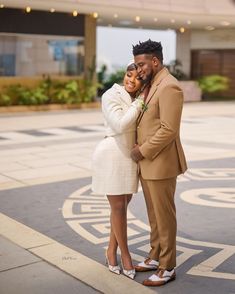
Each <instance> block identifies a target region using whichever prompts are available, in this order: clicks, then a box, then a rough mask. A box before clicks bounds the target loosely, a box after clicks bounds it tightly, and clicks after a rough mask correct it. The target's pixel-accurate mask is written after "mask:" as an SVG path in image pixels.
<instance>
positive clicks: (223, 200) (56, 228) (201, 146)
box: [0, 102, 235, 294]
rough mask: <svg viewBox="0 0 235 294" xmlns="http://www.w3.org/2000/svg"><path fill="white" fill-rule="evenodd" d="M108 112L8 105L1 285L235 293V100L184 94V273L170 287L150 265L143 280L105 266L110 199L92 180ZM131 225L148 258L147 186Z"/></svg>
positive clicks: (135, 247) (1, 178)
mask: <svg viewBox="0 0 235 294" xmlns="http://www.w3.org/2000/svg"><path fill="white" fill-rule="evenodd" d="M102 122H103V120H102V115H101V112H100V110H83V111H82V110H77V111H63V112H41V113H27V114H4V115H3V114H2V115H0V212H1V213H0V234H1V239H0V244H1V245H0V254H1V255H0V293H1V294H5V293H7V294H9V293H12V294H15V293H26V292H29V293H30V292H31V291H33V289H34V290H35V289H36V290H35V291H34V293H66V292H67V293H71V294H72V293H81V294H83V293H84V294H86V293H98V292H99V291H100V292H104V293H122V294H123V293H151V292H155V293H160V294H161V293H162V294H164V293H179V294H189V293H190V294H193V293H195V294H196V293H203V294H209V293H215V294H216V293H218V294H222V293H223V294H224V293H226V294H232V293H233V294H234V293H235V237H234V223H235V181H234V180H235V136H234V133H235V103H234V102H217V103H187V104H185V107H184V112H183V118H182V128H181V137H182V142H183V146H184V149H185V152H186V157H187V161H188V165H189V170H188V171H187V172H186V174H185V175H183V176H180V177H179V179H178V186H177V193H176V205H177V215H178V234H177V279H176V281H175V282H174V283H170V284H169V285H166V286H164V287H161V288H151V289H149V288H146V287H143V286H141V284H140V283H141V281H142V280H143V279H144V278H146V277H147V274H138V275H137V277H136V281H137V283H136V281H131V280H129V279H127V278H125V277H123V276H120V277H117V276H115V275H112V274H111V273H109V272H108V271H107V269H106V268H105V267H104V266H103V264H104V251H105V248H106V246H107V241H108V232H109V207H108V203H107V200H106V198H105V197H101V196H97V195H92V194H91V190H90V184H91V154H92V152H93V150H94V148H95V145H96V144H97V142H99V140H100V139H102V137H103V130H104V129H103V125H102ZM128 235H129V246H130V249H131V253H132V256H133V259H134V260H135V261H139V260H142V259H143V257H145V256H146V254H147V252H148V238H149V227H148V221H147V215H146V210H145V205H144V201H143V195H142V192H141V190H140V191H139V193H138V194H137V195H136V196H134V197H133V200H132V201H131V204H130V208H129V216H128ZM18 275H20V276H22V278H21V279H17V278H16V277H17V276H18ZM42 281H43V288H40V287H39V285H40V283H41V282H42ZM56 281H59V282H58V283H56ZM95 289H96V290H95ZM32 293H33V292H32Z"/></svg>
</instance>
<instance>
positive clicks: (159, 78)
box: [151, 67, 169, 85]
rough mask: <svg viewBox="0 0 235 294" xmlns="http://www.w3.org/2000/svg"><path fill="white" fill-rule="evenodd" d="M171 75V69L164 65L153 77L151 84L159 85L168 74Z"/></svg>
mask: <svg viewBox="0 0 235 294" xmlns="http://www.w3.org/2000/svg"><path fill="white" fill-rule="evenodd" d="M167 75H169V71H168V69H167V68H166V67H163V68H162V69H161V70H160V71H159V72H158V73H157V74H156V75H155V76H154V78H153V79H152V81H151V85H153V84H156V85H159V84H160V83H161V81H162V80H163V79H164V78H165V77H166V76H167Z"/></svg>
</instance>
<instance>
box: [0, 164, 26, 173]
mask: <svg viewBox="0 0 235 294" xmlns="http://www.w3.org/2000/svg"><path fill="white" fill-rule="evenodd" d="M23 169H27V167H26V166H25V165H21V164H19V163H17V162H5V163H3V162H1V165H0V172H4V171H16V170H23Z"/></svg>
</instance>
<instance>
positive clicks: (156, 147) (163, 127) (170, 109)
mask: <svg viewBox="0 0 235 294" xmlns="http://www.w3.org/2000/svg"><path fill="white" fill-rule="evenodd" d="M183 102H184V98H183V92H182V90H181V88H180V85H179V82H178V81H177V80H176V79H175V78H174V77H173V76H172V75H171V74H170V73H169V71H168V70H167V68H163V69H162V70H161V71H160V72H159V73H157V75H156V76H155V78H154V80H153V81H152V85H151V89H150V92H149V94H148V97H147V99H146V102H145V103H146V104H147V105H148V109H147V110H146V111H144V112H143V113H142V114H140V116H139V119H138V120H137V143H138V145H139V146H140V152H141V153H142V155H143V156H144V157H145V158H144V159H143V160H141V161H140V162H139V169H140V172H141V175H142V177H143V179H146V180H158V179H167V178H172V177H176V176H177V175H179V174H181V173H184V172H185V171H186V169H187V164H186V160H185V156H184V151H183V148H182V145H181V142H180V120H181V114H182V108H183Z"/></svg>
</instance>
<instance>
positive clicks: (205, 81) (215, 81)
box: [198, 75, 229, 94]
mask: <svg viewBox="0 0 235 294" xmlns="http://www.w3.org/2000/svg"><path fill="white" fill-rule="evenodd" d="M198 83H199V87H200V88H201V89H202V92H203V93H209V94H212V93H218V92H223V91H226V90H228V89H229V78H227V77H224V76H221V75H209V76H204V77H202V78H200V79H199V80H198Z"/></svg>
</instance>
